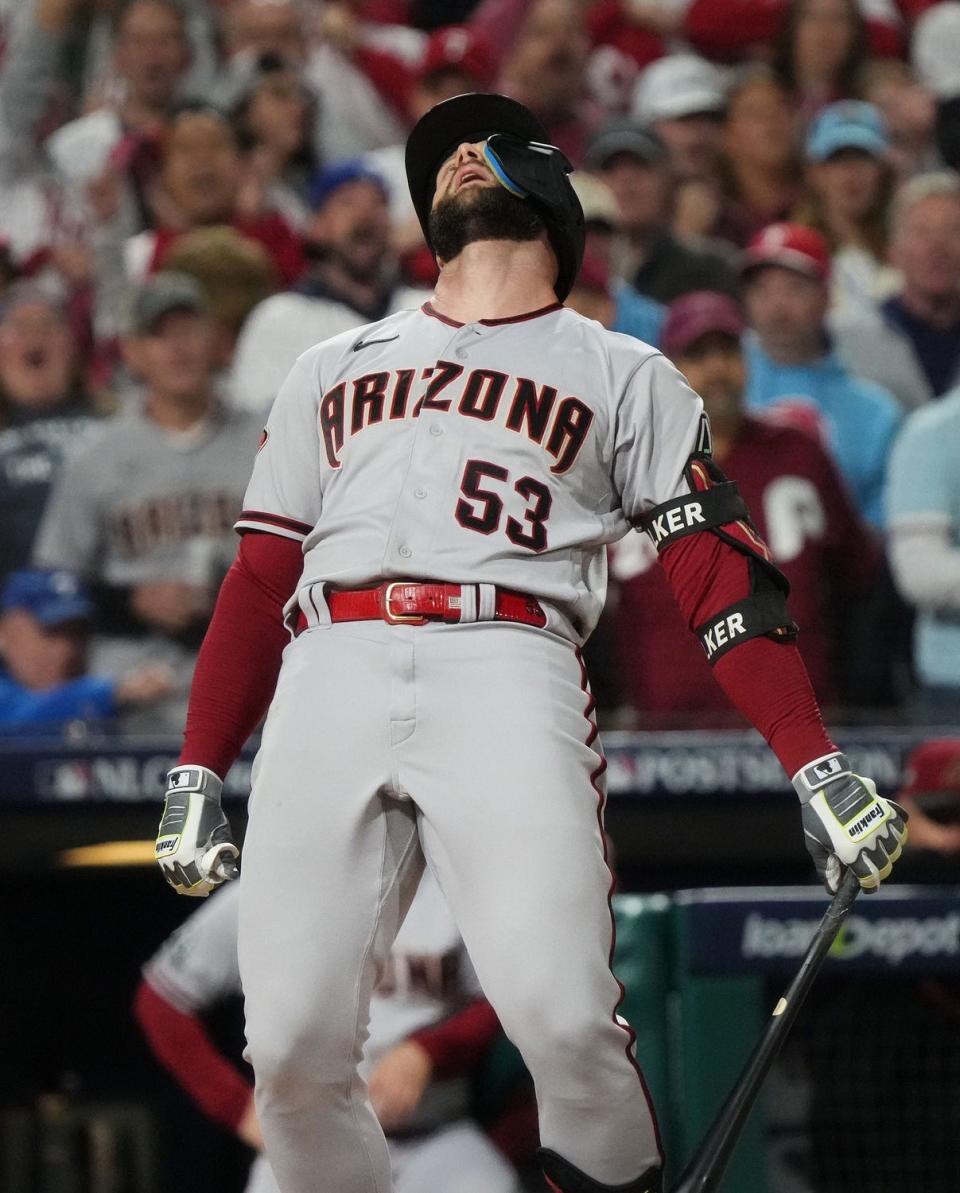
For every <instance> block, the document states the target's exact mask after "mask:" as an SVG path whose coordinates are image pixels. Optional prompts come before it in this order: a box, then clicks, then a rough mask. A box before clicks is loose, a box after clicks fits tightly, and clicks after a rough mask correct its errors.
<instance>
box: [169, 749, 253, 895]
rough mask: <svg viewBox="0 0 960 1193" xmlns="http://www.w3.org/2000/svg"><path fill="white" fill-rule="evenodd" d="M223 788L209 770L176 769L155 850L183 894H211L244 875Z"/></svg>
mask: <svg viewBox="0 0 960 1193" xmlns="http://www.w3.org/2000/svg"><path fill="white" fill-rule="evenodd" d="M222 792H223V783H222V782H221V780H220V779H219V778H218V777H217V776H216V775H215V774H214V773H213V771H212V770H207V768H206V767H205V766H175V767H174V768H173V770H172V771H170V773H169V774H168V775H167V793H166V797H165V799H164V805H163V816H162V817H161V818H160V828H159V830H158V832H157V843H156V847H155V852H156V858H157V862H158V864H159V866H160V870H161V872H162V873H163V876H164V878H165V879H166V880H167V882H169V883H170V885H171V886H172V887H173V889H174V890H175V891H176V892H177V894H179V895H200V896H206V895H209V894H210V892H211V891H212V890H213V888H214V887H216V886H219V885H220V883H221V882H224V881H225V880H227V879H231V878H236V877H237V876H238V874H239V873H240V871H239V869H238V868H237V862H236V859H237V858H238V857H239V856H240V850H239V849H238V848H237V847H236V845H235V844H234V843H233V840H232V838H231V834H230V825H229V823H228V821H227V818H226V816H225V815H224V814H223V808H221V806H220V796H221V794H222Z"/></svg>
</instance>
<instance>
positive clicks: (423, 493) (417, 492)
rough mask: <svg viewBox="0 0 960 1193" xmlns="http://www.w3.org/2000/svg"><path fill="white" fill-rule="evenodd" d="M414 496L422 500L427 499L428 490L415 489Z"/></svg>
mask: <svg viewBox="0 0 960 1193" xmlns="http://www.w3.org/2000/svg"><path fill="white" fill-rule="evenodd" d="M413 495H414V497H420V498H423V497H426V495H427V490H426V489H423V488H420V489H414V490H413Z"/></svg>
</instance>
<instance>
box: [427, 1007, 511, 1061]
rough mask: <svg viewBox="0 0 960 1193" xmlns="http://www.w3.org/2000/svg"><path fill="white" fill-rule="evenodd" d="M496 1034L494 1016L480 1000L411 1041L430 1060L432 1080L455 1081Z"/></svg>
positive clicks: (430, 1027)
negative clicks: (439, 1078)
mask: <svg viewBox="0 0 960 1193" xmlns="http://www.w3.org/2000/svg"><path fill="white" fill-rule="evenodd" d="M499 1030H500V1020H499V1019H498V1018H497V1015H496V1012H495V1011H494V1009H493V1007H492V1006H491V1005H490V1004H489V1003H488V1002H487V1000H486V999H484V998H480V999H478V1000H477V1001H476V1002H472V1003H470V1005H469V1006H467V1007H464V1009H463V1010H462V1011H458V1012H457V1013H456V1014H455V1015H451V1016H450V1018H449V1019H444V1020H442V1022H440V1023H434V1024H431V1025H430V1026H429V1027H424V1028H421V1030H420V1031H416V1032H414V1033H413V1035H412V1036H411V1037H410V1039H411V1040H415V1041H416V1042H417V1043H418V1044H419V1045H420V1046H421V1048H423V1050H424V1051H425V1052H426V1053H427V1055H428V1056H429V1057H430V1060H431V1061H432V1062H433V1075H434V1076H435V1077H456V1076H458V1075H459V1074H461V1073H466V1072H469V1070H470V1069H472V1068H473V1067H474V1066H475V1065H476V1064H477V1063H478V1062H479V1060H480V1058H481V1056H483V1054H484V1052H485V1051H486V1050H487V1049H488V1048H489V1047H490V1045H491V1044H492V1043H493V1040H494V1037H495V1036H496V1034H497V1032H498V1031H499Z"/></svg>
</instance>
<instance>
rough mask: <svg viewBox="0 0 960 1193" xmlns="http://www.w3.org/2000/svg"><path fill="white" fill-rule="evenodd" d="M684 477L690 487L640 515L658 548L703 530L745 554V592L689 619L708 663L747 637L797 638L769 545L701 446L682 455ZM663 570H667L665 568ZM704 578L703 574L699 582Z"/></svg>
mask: <svg viewBox="0 0 960 1193" xmlns="http://www.w3.org/2000/svg"><path fill="white" fill-rule="evenodd" d="M684 477H685V479H686V481H687V484H688V485H689V487H690V490H691V492H690V493H689V494H687V495H685V496H682V497H676V498H674V499H673V500H672V501H666V502H664V503H663V504H662V505H658V506H656V507H655V508H654V509H652V510H650V511H648V512H647V513H646V514H645V515H644V516H643V518H642V520H641V523H640V525H641V528H642V529H643V530H645V531H646V532H647V533H648V534H649V535H650V537H651V538H652V539H653V541H654V543H655V544H656V546H657V550H658V551H659V552H661V553H662V552H664V551H667V550H668V548H670V547H671V546H673V545H674V544H675V543H677V542H678V541H680V540H681V539H683V538H686V537H687V536H689V535H693V534H696V533H708V534H711V535H715V536H716V537H717V538H718V539H720V540H721V542H723V543H726V544H727V546H729V547H732V548H733V549H734V551H736V552H737V553H738V554H739V555H740V556H741V557H744V556H745V557H746V564H747V593H746V595H745V596H741V597H740V599H738V600H736V601H734V602H733V603H731V604H725V605H723V606H722V607H721V608H720V609H717V608H716V607H714V608H712V609H710V610H709V616H707V617H705V618H696V616H694V617H693V618H691V619H690V621H688V624H691V626H692V628H693V632H694V633H695V634H696V635H697V637H698V638H699V640H700V645H701V646H702V647H703V650H704V653H705V654H706V656H707V661H708V662H709V663H710V664H711V666H712V665H713V664H714V663H716V661H717V660H718V659H720V658H722V657H723V656H724V655H725V654H726V653H727V651H729V650H732V649H733V647H735V646H739V645H740V644H741V643H742V642H748V641H749V640H750V639H751V638H759V637H766V638H771V639H773V640H774V641H778V642H794V641H796V637H797V626H796V623H795V622H794V621H793V619H792V618H791V616H790V613H789V612H788V610H787V600H786V598H787V595H788V593H789V592H790V584H789V582H788V580H787V578H786V576H784V574H783V572H781V571H780V569H779V568H778V567H777V566H776V564H775V563H774V562H773V560H772V559H771V558H770V551H769V548H768V547H767V545H766V543H765V542H764V541H763V539H762V538H761V537H760V533H759V531H758V530H757V528H756V527H755V526H754V524H753V523H752V522H751V521H750V517H749V514H748V513H747V507H746V505H745V504H744V501H743V498H742V497H741V496H740V494H739V492H738V491H737V486H736V484H735V483H733V482H732V481H728V480H727V478H726V477H725V476H724V474H723V471H722V470H721V469H720V467H719V466H718V465H717V464H716V463H715V462H714V461H713V459H712V458H711V457H710V456H709V455H708V454H707V453H705V452H694V454H693V455H692V456H691V457H690V459H689V460H688V461H687V466H686V468H685V469H684ZM664 562H665V561H664ZM667 573H668V575H669V574H670V569H669V568H668V569H667ZM707 582H708V578H707V577H706V576H705V577H704V583H705V584H706V583H707ZM741 591H742V590H741ZM682 607H683V606H682V603H681V608H682ZM684 612H685V613H689V612H690V610H684Z"/></svg>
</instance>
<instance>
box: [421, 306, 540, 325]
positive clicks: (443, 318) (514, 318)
mask: <svg viewBox="0 0 960 1193" xmlns="http://www.w3.org/2000/svg"><path fill="white" fill-rule="evenodd" d="M420 310H421V311H423V313H424V314H425V315H429V316H430V317H431V318H432V319H439V320H440V322H441V323H446V324H447V326H448V327H464V326H465V324H463V323H458V322H457V320H456V319H451V318H449V316H447V315H442V314H441V313H440V312H439V311H438V310H436V308H435V307H434V306H433V304H432V303H430V302H425V303H424V304H423V306H422V307H421V308H420ZM562 310H563V303H562V302H551V303H550V304H549V305H548V306H545V307H540V308H539V309H538V310H536V311H527V313H526V314H524V315H508V316H507V317H506V318H505V319H477V320H475V322H477V323H482V324H483V326H484V327H499V326H500V325H501V324H503V323H526V322H527V320H528V319H539V318H540V316H541V315H550V314H552V313H553V312H554V311H562Z"/></svg>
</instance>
